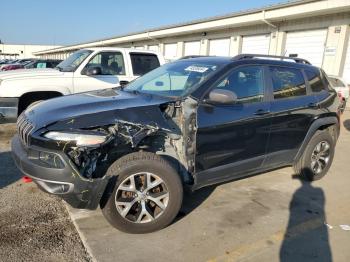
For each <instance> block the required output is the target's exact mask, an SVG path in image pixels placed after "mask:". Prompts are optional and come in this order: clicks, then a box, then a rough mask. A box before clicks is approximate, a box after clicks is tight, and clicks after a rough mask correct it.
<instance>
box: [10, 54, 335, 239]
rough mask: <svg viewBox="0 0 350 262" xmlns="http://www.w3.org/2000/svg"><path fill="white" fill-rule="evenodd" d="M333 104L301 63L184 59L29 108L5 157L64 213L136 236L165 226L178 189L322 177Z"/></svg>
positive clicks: (329, 150)
mask: <svg viewBox="0 0 350 262" xmlns="http://www.w3.org/2000/svg"><path fill="white" fill-rule="evenodd" d="M271 58H273V59H271ZM338 100H339V99H338V97H337V94H336V92H335V91H334V90H333V89H331V87H330V85H329V83H328V81H327V77H326V75H325V73H324V72H323V71H322V70H320V69H319V68H316V67H314V66H312V65H310V64H309V63H308V62H307V61H306V60H303V59H299V58H286V57H269V56H259V58H258V56H257V55H239V56H236V57H234V58H228V57H227V58H224V57H195V58H186V59H180V60H178V61H176V62H173V63H169V64H166V65H164V66H162V67H160V68H158V69H155V70H153V71H151V72H150V73H148V74H146V75H144V76H142V77H140V78H138V79H137V80H136V81H134V82H132V83H130V84H128V85H127V86H125V87H123V88H116V89H108V90H100V91H94V92H89V93H82V94H75V95H70V96H65V97H61V98H55V99H52V100H48V101H44V102H41V103H39V104H36V105H33V106H31V107H30V108H28V109H27V110H26V111H25V112H24V113H23V114H22V115H21V116H20V117H19V119H18V123H17V125H18V135H16V136H15V137H14V138H13V140H12V152H13V157H14V159H15V161H16V164H17V166H18V167H19V169H20V170H21V171H22V172H23V174H25V175H26V176H29V177H31V178H32V179H33V181H34V182H35V183H36V184H37V185H38V186H39V187H40V188H41V189H43V190H44V191H46V192H49V193H51V194H55V195H59V196H61V197H62V198H63V199H64V200H66V201H67V202H68V203H69V204H70V205H71V206H73V207H76V208H85V209H95V208H97V206H98V205H100V206H101V208H102V210H103V214H104V215H105V217H106V219H107V220H108V221H109V222H110V223H111V224H112V225H113V226H114V227H116V228H118V229H120V230H122V231H125V232H130V233H145V232H151V231H155V230H158V229H161V228H163V227H165V226H167V225H168V224H169V223H171V222H172V220H173V219H174V218H175V216H176V215H177V213H178V211H179V209H180V207H181V203H182V198H183V187H184V186H186V187H190V188H191V189H192V190H195V189H198V188H201V187H203V186H207V185H211V184H214V183H219V182H223V181H229V180H234V179H237V178H241V177H245V176H248V175H252V174H255V173H261V172H264V171H267V170H271V169H275V168H277V167H284V166H294V168H295V171H296V172H297V173H298V174H300V175H302V176H304V177H305V178H307V179H309V180H316V179H320V178H321V177H323V176H324V175H325V174H326V173H327V171H328V169H329V167H330V165H331V163H332V160H333V156H334V148H335V144H336V141H337V138H338V134H339V101H338Z"/></svg>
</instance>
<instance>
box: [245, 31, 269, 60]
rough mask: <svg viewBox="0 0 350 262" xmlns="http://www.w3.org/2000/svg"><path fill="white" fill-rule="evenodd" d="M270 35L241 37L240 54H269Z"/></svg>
mask: <svg viewBox="0 0 350 262" xmlns="http://www.w3.org/2000/svg"><path fill="white" fill-rule="evenodd" d="M269 48H270V35H253V36H243V42H242V54H263V55H267V54H269Z"/></svg>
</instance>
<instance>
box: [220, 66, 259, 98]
mask: <svg viewBox="0 0 350 262" xmlns="http://www.w3.org/2000/svg"><path fill="white" fill-rule="evenodd" d="M216 88H220V89H226V90H230V91H233V92H234V93H235V94H236V95H237V99H238V101H237V102H238V103H251V102H260V101H262V100H263V97H264V73H263V67H262V66H242V67H239V68H236V69H234V70H233V71H232V72H231V73H230V74H229V75H228V76H227V77H225V79H223V80H222V81H221V82H220V83H219V84H218V85H217V87H216Z"/></svg>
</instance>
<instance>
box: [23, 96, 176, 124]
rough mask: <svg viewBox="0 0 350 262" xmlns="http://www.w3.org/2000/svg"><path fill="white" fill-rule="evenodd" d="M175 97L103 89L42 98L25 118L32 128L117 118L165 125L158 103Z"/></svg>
mask: <svg viewBox="0 0 350 262" xmlns="http://www.w3.org/2000/svg"><path fill="white" fill-rule="evenodd" d="M173 100H174V99H171V98H166V97H159V96H154V95H148V94H133V93H129V92H124V91H121V90H114V89H105V90H99V91H93V92H87V93H81V94H75V95H68V96H63V97H59V98H54V99H50V100H47V101H43V102H41V103H39V104H37V105H34V106H32V107H30V108H28V109H27V110H26V112H25V114H26V116H27V118H29V120H30V121H31V122H32V123H33V124H34V126H35V130H38V129H40V128H43V127H47V128H48V129H49V130H67V129H79V128H91V127H97V126H103V125H108V124H114V123H116V122H117V121H118V120H122V121H125V122H130V123H135V124H147V125H149V124H152V123H155V125H156V126H158V127H160V128H165V129H167V128H168V127H169V126H168V123H166V120H165V118H164V117H163V114H162V113H161V110H160V108H159V105H161V104H163V103H167V102H171V101H173Z"/></svg>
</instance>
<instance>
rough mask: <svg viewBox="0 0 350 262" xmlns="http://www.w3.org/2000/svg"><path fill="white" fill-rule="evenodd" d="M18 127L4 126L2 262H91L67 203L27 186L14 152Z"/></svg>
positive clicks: (0, 155)
mask: <svg viewBox="0 0 350 262" xmlns="http://www.w3.org/2000/svg"><path fill="white" fill-rule="evenodd" d="M14 132H15V128H14V125H0V206H1V207H2V208H1V209H0V261H3V262H5V261H91V258H90V257H89V255H88V254H87V252H86V250H85V248H84V246H83V244H82V242H81V240H80V238H79V235H78V233H77V232H76V229H75V227H74V225H73V223H72V222H71V220H70V218H69V216H68V213H67V210H66V208H65V205H64V203H63V202H62V201H61V200H60V199H58V198H56V197H54V196H51V195H49V194H46V193H43V192H41V191H40V190H39V189H38V188H37V187H36V186H35V184H33V183H23V182H22V181H21V179H20V178H21V174H20V173H19V171H18V170H17V168H16V167H15V165H14V162H13V160H12V157H11V152H10V143H9V141H10V139H11V137H12V136H13V134H14Z"/></svg>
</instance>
